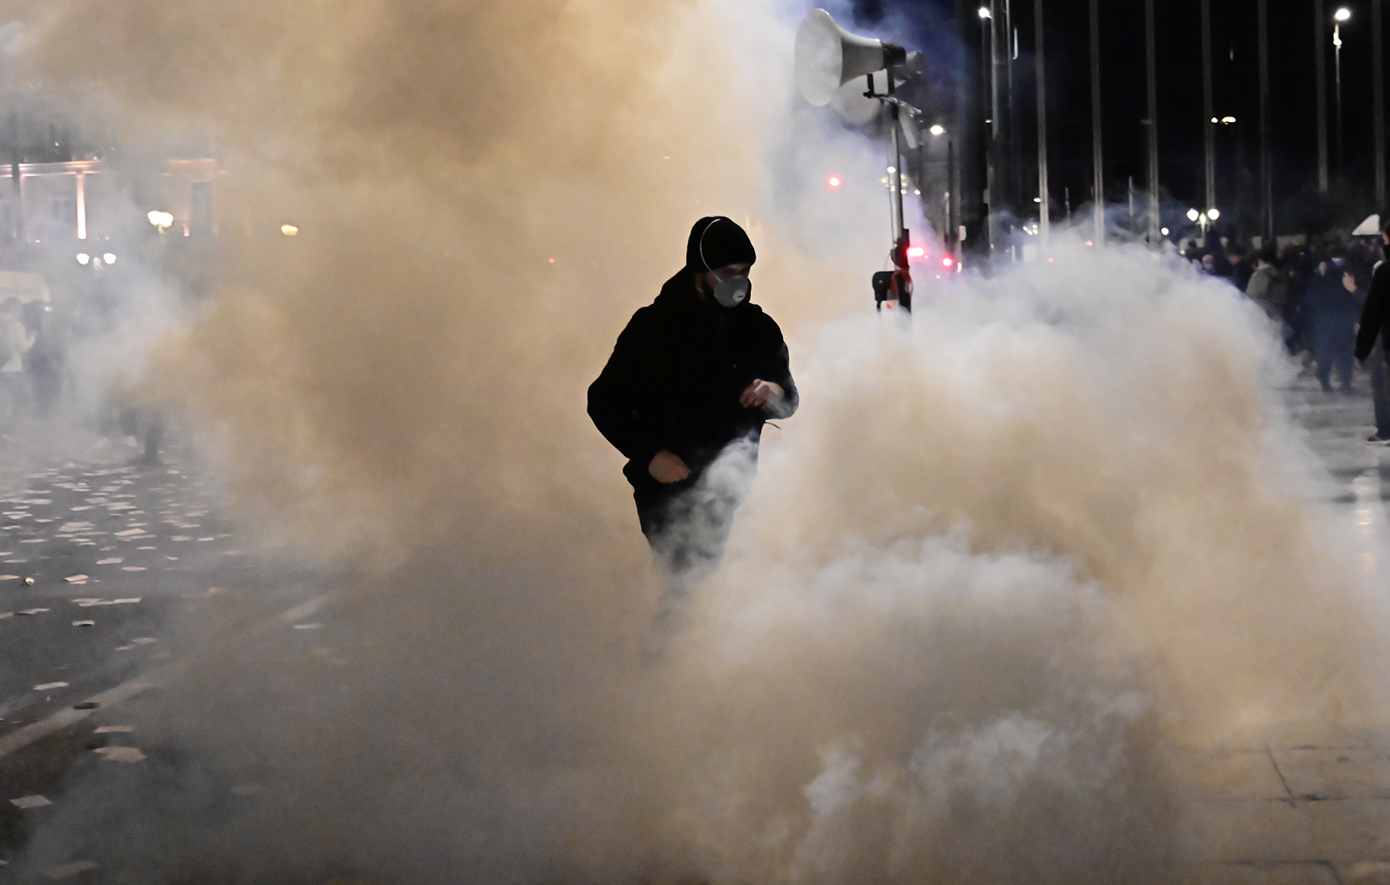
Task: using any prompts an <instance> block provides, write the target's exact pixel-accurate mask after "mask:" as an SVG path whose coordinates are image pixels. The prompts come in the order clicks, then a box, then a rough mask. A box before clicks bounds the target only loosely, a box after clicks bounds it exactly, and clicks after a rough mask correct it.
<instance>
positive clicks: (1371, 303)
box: [1356, 222, 1390, 443]
mask: <svg viewBox="0 0 1390 885" xmlns="http://www.w3.org/2000/svg"><path fill="white" fill-rule="evenodd" d="M1380 237H1381V243H1382V245H1390V222H1387V223H1386V225H1385V226H1384V227H1382V228H1381V231H1380ZM1387 324H1390V265H1387V264H1386V263H1385V261H1383V260H1382V261H1380V262H1378V263H1377V264H1376V265H1375V268H1374V270H1372V271H1371V287H1370V289H1369V290H1368V291H1367V292H1366V303H1365V304H1364V305H1363V306H1362V308H1361V326H1360V328H1359V329H1357V331H1356V361H1357V362H1358V363H1361V364H1362V365H1364V366H1365V367H1366V368H1367V369H1368V370H1369V372H1370V376H1371V397H1372V400H1373V401H1374V404H1375V418H1376V432H1375V433H1373V434H1371V436H1369V437H1368V438H1367V439H1366V442H1369V443H1390V367H1387V365H1386V348H1385V341H1386V337H1385V332H1386V326H1387Z"/></svg>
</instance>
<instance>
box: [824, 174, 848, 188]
mask: <svg viewBox="0 0 1390 885" xmlns="http://www.w3.org/2000/svg"><path fill="white" fill-rule="evenodd" d="M844 183H845V180H844V179H843V178H841V177H840V176H838V175H831V176H830V177H828V178H826V179H825V186H826V187H828V188H830V189H831V190H838V189H839V187H840V185H842V184H844Z"/></svg>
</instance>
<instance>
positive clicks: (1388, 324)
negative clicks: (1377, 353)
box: [1356, 261, 1390, 362]
mask: <svg viewBox="0 0 1390 885" xmlns="http://www.w3.org/2000/svg"><path fill="white" fill-rule="evenodd" d="M1387 331H1390V262H1385V261H1382V262H1380V263H1379V264H1377V265H1376V266H1375V270H1374V271H1373V272H1372V274H1371V290H1370V292H1368V293H1367V294H1366V304H1365V305H1364V306H1363V307H1362V308H1361V328H1360V330H1358V332H1357V334H1356V358H1357V359H1358V360H1361V361H1362V362H1364V361H1365V360H1366V358H1367V357H1368V356H1370V355H1371V349H1372V348H1374V347H1375V346H1376V339H1377V338H1379V339H1381V340H1382V341H1387V340H1390V338H1387V337H1386V335H1385V333H1386V332H1387ZM1386 359H1387V360H1390V356H1387V357H1386Z"/></svg>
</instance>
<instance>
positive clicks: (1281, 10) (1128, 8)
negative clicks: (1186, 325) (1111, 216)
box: [845, 0, 1390, 233]
mask: <svg viewBox="0 0 1390 885" xmlns="http://www.w3.org/2000/svg"><path fill="white" fill-rule="evenodd" d="M985 2H987V0H985ZM1371 2H1372V0H1349V2H1346V3H1337V2H1334V0H1324V5H1325V7H1326V9H1325V12H1326V16H1327V30H1326V35H1325V39H1326V50H1327V52H1326V64H1327V117H1328V127H1329V132H1328V151H1329V159H1330V166H1331V172H1332V177H1333V190H1334V199H1332V200H1327V201H1320V200H1319V199H1318V198H1317V196H1316V188H1317V140H1316V138H1317V136H1316V121H1317V117H1316V104H1315V102H1316V89H1315V80H1314V77H1315V46H1314V36H1313V35H1314V30H1313V26H1314V15H1315V12H1314V9H1315V7H1314V0H1269V7H1268V8H1269V20H1270V28H1269V31H1270V90H1271V96H1272V102H1271V119H1270V126H1271V141H1272V144H1273V149H1274V188H1275V203H1276V217H1277V227H1278V228H1279V229H1280V232H1281V233H1283V232H1295V231H1299V230H1306V229H1309V228H1311V227H1318V226H1326V225H1330V224H1338V223H1346V222H1347V221H1348V220H1349V219H1351V216H1353V215H1356V214H1357V213H1359V212H1361V211H1362V210H1364V209H1368V208H1377V207H1374V206H1373V204H1374V202H1375V200H1374V198H1373V197H1372V195H1371V191H1372V190H1373V187H1372V184H1373V174H1372V156H1371V155H1372V117H1371V107H1372V88H1371V70H1372V66H1371V34H1370V30H1371V29H1370V25H1371ZM979 5H980V2H979V0H971V2H968V3H967V4H966V7H967V9H968V10H969V13H968V15H967V21H966V23H965V34H966V38H967V39H966V43H968V44H969V47H968V50H967V51H966V52H964V53H961V52H960V49H961V41H960V40H958V39H957V37H956V36H955V34H956V26H955V23H954V14H955V10H956V4H955V2H954V0H855V3H854V16H853V18H854V21H852V22H847V23H845V24H846V26H847V27H850V28H851V29H855V30H858V31H859V32H861V33H865V34H872V35H874V36H883V37H888V38H890V39H891V38H894V37H896V38H898V39H899V40H901V41H902V42H905V43H908V44H910V45H909V48H916V49H921V50H923V51H924V53H925V54H926V55H927V57H928V59H929V63H930V65H931V71H930V73H929V75H928V76H929V81H930V85H931V89H930V92H929V93H928V97H927V98H926V99H925V103H927V104H928V105H929V107H928V108H927V110H928V114H929V116H935V117H939V118H940V119H942V120H943V121H947V120H949V118H950V116H951V114H952V112H953V111H952V105H953V103H954V81H955V78H956V76H957V74H958V71H959V69H960V68H961V67H962V63H964V64H966V65H973V64H974V62H973V60H972V59H973V56H975V55H977V54H978V52H979V42H978V41H979V34H980V31H979V24H978V17H977V16H976V14H975V9H976V8H977V7H978V6H979ZM1002 5H1003V0H1000V6H1001V8H1002ZM1340 5H1345V6H1347V7H1348V8H1350V9H1351V10H1352V19H1351V21H1350V22H1349V23H1348V24H1346V25H1344V26H1343V28H1342V39H1343V42H1344V45H1343V47H1342V90H1343V92H1342V100H1343V108H1344V117H1345V129H1344V138H1345V167H1344V175H1343V176H1341V178H1340V180H1339V177H1338V174H1337V173H1338V169H1337V157H1336V139H1335V134H1334V133H1333V131H1332V130H1333V127H1334V126H1335V99H1334V73H1333V49H1332V18H1331V17H1332V12H1333V10H1334V9H1336V8H1337V7H1338V6H1340ZM1211 6H1212V45H1213V94H1214V111H1215V115H1216V116H1218V117H1221V116H1227V115H1229V116H1233V117H1235V118H1236V120H1237V123H1236V124H1235V125H1234V126H1230V127H1217V130H1216V136H1217V180H1218V185H1217V194H1218V204H1219V205H1220V206H1221V208H1223V209H1225V210H1227V211H1230V210H1231V209H1232V208H1236V209H1239V206H1238V204H1240V203H1242V202H1243V203H1244V204H1246V205H1245V208H1246V210H1247V212H1251V211H1254V210H1253V208H1252V202H1253V201H1257V200H1258V190H1259V179H1258V169H1259V142H1258V132H1259V130H1258V121H1259V91H1258V88H1259V79H1258V78H1259V67H1258V54H1257V47H1258V43H1257V41H1258V32H1257V28H1256V22H1257V18H1256V8H1257V7H1256V0H1211ZM1100 10H1101V65H1102V81H1103V97H1102V104H1103V109H1104V117H1105V125H1104V134H1105V144H1104V151H1105V161H1106V162H1105V167H1106V178H1107V184H1106V188H1107V198H1108V199H1109V200H1111V201H1119V200H1123V199H1124V196H1125V191H1126V188H1127V181H1128V178H1129V176H1131V175H1132V176H1133V177H1134V182H1135V185H1136V187H1139V188H1143V187H1144V185H1145V182H1146V181H1147V171H1146V169H1147V167H1146V157H1145V135H1144V127H1143V124H1142V121H1143V120H1144V119H1146V118H1147V115H1148V111H1147V105H1146V98H1145V70H1144V3H1143V2H1142V0H1101V2H1100ZM1200 15H1201V0H1158V2H1157V3H1156V23H1157V58H1158V126H1159V168H1160V179H1161V183H1162V186H1163V188H1164V190H1165V191H1167V192H1168V196H1169V198H1170V199H1171V201H1172V202H1174V203H1178V204H1186V205H1190V206H1200V205H1201V204H1202V203H1203V202H1204V185H1203V140H1202V139H1203V130H1202V120H1203V109H1202V67H1201V25H1200V22H1201V19H1200ZM1044 16H1045V18H1046V30H1045V35H1046V62H1047V87H1048V89H1047V91H1048V114H1049V116H1048V132H1049V155H1050V162H1049V168H1050V177H1051V183H1052V187H1051V190H1052V196H1053V200H1054V204H1055V203H1056V202H1058V201H1060V200H1061V199H1062V197H1063V194H1064V188H1070V192H1071V199H1072V202H1073V205H1077V206H1079V205H1081V204H1082V203H1084V202H1086V201H1087V200H1089V199H1090V194H1091V123H1090V114H1091V108H1090V46H1089V3H1088V0H1045V2H1044ZM1386 16H1387V17H1390V10H1387V11H1386ZM970 19H975V21H971V20H970ZM1013 21H1014V25H1015V27H1016V29H1017V30H1018V33H1019V42H1020V50H1021V52H1020V56H1019V58H1018V60H1017V61H1016V62H1015V89H1014V94H1015V107H1016V119H1017V120H1018V122H1019V133H1018V134H1019V144H1020V145H1021V146H1022V147H1023V148H1024V152H1023V154H1022V156H1021V158H1020V160H1019V164H1020V165H1021V166H1024V167H1025V171H1024V173H1023V174H1022V176H1021V178H1022V180H1023V182H1024V187H1025V188H1026V189H1027V190H1028V192H1029V193H1028V196H1029V198H1030V200H1031V196H1033V195H1036V188H1037V184H1036V171H1035V170H1036V167H1035V166H1034V165H1033V164H1034V163H1035V156H1036V154H1035V152H1034V146H1035V144H1036V130H1035V129H1034V120H1035V119H1036V116H1035V105H1034V103H1033V102H1034V98H1033V96H1034V76H1033V61H1034V57H1033V51H1032V48H1033V27H1034V26H1033V2H1032V0H1013ZM875 29H878V31H876V30H875ZM884 29H887V30H888V31H891V32H892V33H884V32H883V31H884ZM971 76H972V77H973V76H975V75H974V74H973V73H972V74H971ZM1233 218H1234V216H1233ZM1355 220H1359V218H1356V219H1355ZM1352 223H1354V221H1352Z"/></svg>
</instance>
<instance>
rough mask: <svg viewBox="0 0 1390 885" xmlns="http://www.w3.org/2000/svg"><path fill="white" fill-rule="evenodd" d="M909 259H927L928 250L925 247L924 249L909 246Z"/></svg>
mask: <svg viewBox="0 0 1390 885" xmlns="http://www.w3.org/2000/svg"><path fill="white" fill-rule="evenodd" d="M907 257H908V258H926V257H927V250H926V249H925V248H924V247H922V246H908V247H907Z"/></svg>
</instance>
